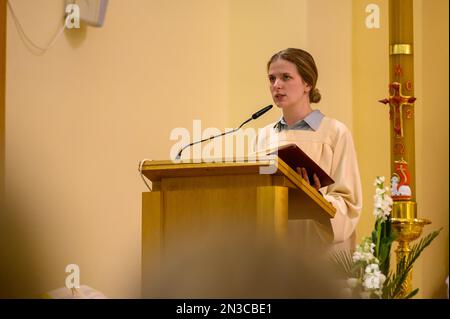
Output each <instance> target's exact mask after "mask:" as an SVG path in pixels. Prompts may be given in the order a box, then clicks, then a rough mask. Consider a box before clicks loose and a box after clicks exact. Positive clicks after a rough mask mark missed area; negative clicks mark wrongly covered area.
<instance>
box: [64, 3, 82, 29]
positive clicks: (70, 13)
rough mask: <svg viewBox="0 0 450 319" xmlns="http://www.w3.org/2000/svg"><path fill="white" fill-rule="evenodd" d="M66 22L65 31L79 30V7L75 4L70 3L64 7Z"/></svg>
mask: <svg viewBox="0 0 450 319" xmlns="http://www.w3.org/2000/svg"><path fill="white" fill-rule="evenodd" d="M66 13H67V16H66V22H65V24H66V25H65V27H66V28H67V29H73V28H75V29H79V28H80V7H79V6H78V5H77V4H75V3H70V4H68V5H67V6H66Z"/></svg>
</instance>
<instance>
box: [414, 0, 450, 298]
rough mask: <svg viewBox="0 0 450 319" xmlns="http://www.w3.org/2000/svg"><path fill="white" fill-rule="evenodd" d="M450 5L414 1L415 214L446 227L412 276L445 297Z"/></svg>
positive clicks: (430, 294)
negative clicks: (449, 13) (449, 30)
mask: <svg viewBox="0 0 450 319" xmlns="http://www.w3.org/2000/svg"><path fill="white" fill-rule="evenodd" d="M448 6H449V3H448V1H447V0H433V1H424V0H415V1H414V8H415V14H414V19H415V25H414V28H415V32H414V36H415V39H414V43H415V48H416V51H415V52H416V55H415V57H414V63H415V74H414V77H415V88H416V96H417V98H418V99H417V101H416V103H415V105H416V122H415V125H416V170H417V172H416V174H417V214H418V216H419V217H423V218H428V219H430V220H431V221H432V224H431V225H428V226H426V227H425V229H424V234H427V233H429V232H431V231H432V230H437V229H439V228H441V227H442V228H443V229H442V231H441V233H440V234H439V236H438V237H437V238H436V239H435V241H434V242H433V243H432V244H431V246H430V247H429V248H427V249H426V250H425V252H424V253H423V255H422V256H421V257H420V260H419V262H418V265H417V267H416V268H417V269H416V270H415V274H414V275H413V282H414V284H415V286H416V287H420V288H421V296H422V297H423V298H447V287H446V285H445V279H446V278H447V276H448V250H449V247H448V243H449V237H448V226H449V224H448V222H449V206H448V198H449V197H448V191H449V190H448V183H449V182H448V181H449V172H448V163H449V157H448V145H449V144H448V143H449V140H448V135H449V125H448V115H449V114H448V107H449V105H448V101H449V96H448V85H449V83H448V82H449V80H448V67H449V65H448V57H449V51H448V47H449V42H448V36H449V35H448V23H449V17H448V9H449V8H448Z"/></svg>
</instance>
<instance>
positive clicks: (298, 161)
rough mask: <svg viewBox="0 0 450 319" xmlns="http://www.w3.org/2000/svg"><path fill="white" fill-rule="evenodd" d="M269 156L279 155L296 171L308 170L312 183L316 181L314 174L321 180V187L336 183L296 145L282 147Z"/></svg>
mask: <svg viewBox="0 0 450 319" xmlns="http://www.w3.org/2000/svg"><path fill="white" fill-rule="evenodd" d="M268 155H278V157H279V158H281V159H282V160H283V162H285V163H286V164H287V165H288V166H289V167H290V168H292V169H293V170H294V171H297V167H304V168H306V171H307V172H308V178H309V181H310V183H312V182H313V181H314V179H313V175H314V173H315V174H316V175H317V177H318V178H319V180H320V187H325V186H328V185H331V184H333V183H334V180H333V179H332V178H331V177H330V176H329V175H328V174H327V173H325V171H324V170H323V169H322V168H321V167H320V166H319V165H318V164H317V163H316V162H314V161H313V160H312V159H311V157H309V156H308V155H306V153H305V152H303V151H302V150H301V149H300V148H299V147H298V146H297V145H296V144H287V145H283V146H280V147H279V148H278V150H276V151H273V152H270V153H269V154H268Z"/></svg>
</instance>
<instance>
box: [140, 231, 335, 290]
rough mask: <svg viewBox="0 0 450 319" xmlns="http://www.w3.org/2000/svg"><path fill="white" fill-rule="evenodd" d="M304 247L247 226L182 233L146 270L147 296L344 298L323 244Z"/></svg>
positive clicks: (145, 288)
mask: <svg viewBox="0 0 450 319" xmlns="http://www.w3.org/2000/svg"><path fill="white" fill-rule="evenodd" d="M303 247H304V248H299V246H298V245H291V244H290V243H289V240H287V239H286V240H274V237H271V236H267V237H264V236H261V234H258V233H257V232H256V231H254V230H252V229H250V228H246V227H241V228H237V227H235V226H234V227H225V226H224V225H221V226H216V227H210V228H208V229H205V231H202V233H201V234H184V235H181V234H180V236H178V237H177V240H174V241H173V242H171V243H165V245H164V253H163V257H162V261H161V263H157V262H156V263H155V264H154V265H153V266H154V267H149V268H152V269H143V272H144V273H147V274H148V275H144V277H143V283H142V284H143V298H337V297H339V295H338V292H339V291H338V288H337V287H336V285H335V284H336V281H335V280H334V278H333V275H332V274H333V272H332V271H331V269H330V268H329V264H328V260H327V258H326V257H325V250H323V247H319V246H317V247H314V246H313V244H309V245H304V246H303ZM158 267H159V268H158Z"/></svg>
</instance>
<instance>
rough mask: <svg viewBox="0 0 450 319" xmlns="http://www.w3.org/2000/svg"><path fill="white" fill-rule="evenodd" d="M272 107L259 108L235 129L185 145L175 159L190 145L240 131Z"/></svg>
mask: <svg viewBox="0 0 450 319" xmlns="http://www.w3.org/2000/svg"><path fill="white" fill-rule="evenodd" d="M272 107H273V105H267V106H266V107H264V108H262V109H261V110H259V111H257V112H255V113H253V114H252V117H250V118H249V119H247V120H245V121H244V122H243V123H242V124H241V125H239V127H238V128H235V129H233V130H231V131H228V132H223V133H222V134H218V135H213V136H211V137H208V138H204V139H202V140H200V141H196V142H192V143H190V144H188V145H186V146H184V147H183V148H182V149H181V150H180V151H179V152H178V154H177V156H176V157H175V159H177V160H179V159H180V158H181V153H183V151H184V150H185V149H186V148H188V147H190V146H192V145H195V144H198V143H202V142H205V141H210V140H212V139H214V138H216V137H220V136H224V135H226V134H230V133H234V132H236V131H238V130H239V129H240V128H241V127H242V126H244V125H245V124H247V123H248V122H250V121H251V120H256V119H257V118H258V117H260V116H261V115H263V114H264V113H266V112H267V111H269V110H270V109H271V108H272Z"/></svg>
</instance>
